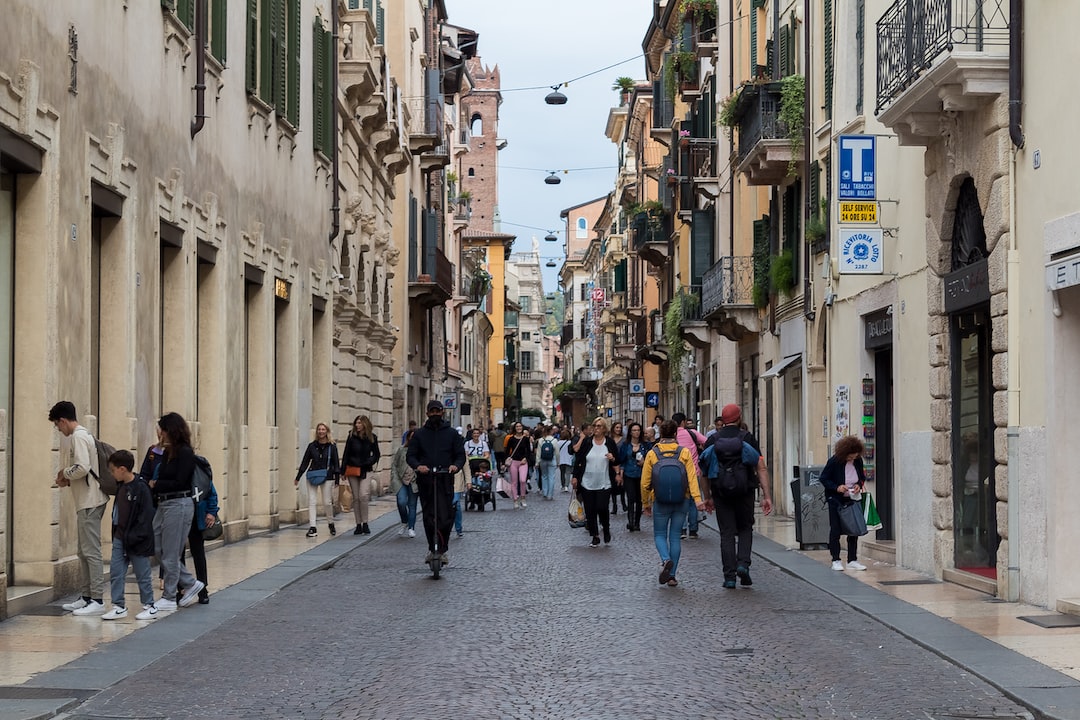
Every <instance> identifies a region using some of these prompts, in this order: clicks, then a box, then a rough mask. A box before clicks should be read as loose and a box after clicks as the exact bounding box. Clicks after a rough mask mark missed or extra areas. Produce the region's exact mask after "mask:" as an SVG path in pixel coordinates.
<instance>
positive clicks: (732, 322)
mask: <svg viewBox="0 0 1080 720" xmlns="http://www.w3.org/2000/svg"><path fill="white" fill-rule="evenodd" d="M701 317H702V319H703V320H705V321H706V322H708V323H709V325H710V326H711V327H713V328H715V329H716V331H717V332H718V333H720V334H721V335H723V336H724V337H726V338H727V339H729V340H732V341H734V342H738V341H739V340H741V339H742V338H743V337H745V336H746V335H753V334H757V333H758V332H759V331H760V330H761V316H760V314H759V313H758V309H757V307H756V306H755V305H754V258H753V257H750V256H745V257H723V258H720V261H719V262H717V263H716V264H715V265H713V266H712V267H710V268H709V269H708V270H706V271H705V274H704V275H702V277H701Z"/></svg>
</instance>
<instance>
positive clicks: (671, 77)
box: [664, 36, 697, 100]
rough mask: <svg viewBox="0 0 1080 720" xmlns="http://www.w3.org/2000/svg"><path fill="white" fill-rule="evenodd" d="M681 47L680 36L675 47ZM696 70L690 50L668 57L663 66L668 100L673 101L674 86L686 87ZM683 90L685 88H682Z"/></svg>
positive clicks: (695, 60)
mask: <svg viewBox="0 0 1080 720" xmlns="http://www.w3.org/2000/svg"><path fill="white" fill-rule="evenodd" d="M681 46H682V39H681V36H680V38H679V39H678V40H676V47H681ZM696 70H697V55H696V54H695V53H693V52H692V51H690V50H680V51H677V52H673V53H671V54H670V55H668V58H667V62H666V63H665V64H664V87H665V88H666V90H667V95H668V100H674V99H675V90H676V86H677V85H679V84H683V85H688V84H691V83H692V82H693V80H694V77H695V73H696ZM684 89H685V88H684Z"/></svg>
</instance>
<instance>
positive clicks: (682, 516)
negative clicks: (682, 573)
mask: <svg viewBox="0 0 1080 720" xmlns="http://www.w3.org/2000/svg"><path fill="white" fill-rule="evenodd" d="M684 522H686V505H685V503H680V504H675V505H669V504H667V503H653V506H652V530H653V541H654V542H655V543H656V552H658V553H660V560H661V561H663V562H667V561H668V560H670V561H671V564H672V567H671V577H675V571H676V570H678V569H679V555H681V554H682V540H681V539H680V538H679V535H680V533H681V531H682V526H683V523H684Z"/></svg>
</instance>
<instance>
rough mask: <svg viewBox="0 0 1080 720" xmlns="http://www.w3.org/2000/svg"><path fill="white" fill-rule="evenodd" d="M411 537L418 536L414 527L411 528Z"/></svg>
mask: <svg viewBox="0 0 1080 720" xmlns="http://www.w3.org/2000/svg"><path fill="white" fill-rule="evenodd" d="M409 537H416V531H415V530H413V529H412V528H409Z"/></svg>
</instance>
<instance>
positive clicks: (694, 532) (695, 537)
mask: <svg viewBox="0 0 1080 720" xmlns="http://www.w3.org/2000/svg"><path fill="white" fill-rule="evenodd" d="M690 537H692V538H694V539H697V530H691V531H690Z"/></svg>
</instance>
